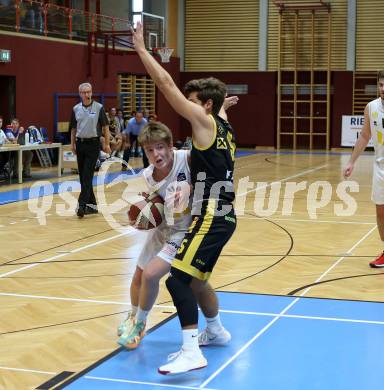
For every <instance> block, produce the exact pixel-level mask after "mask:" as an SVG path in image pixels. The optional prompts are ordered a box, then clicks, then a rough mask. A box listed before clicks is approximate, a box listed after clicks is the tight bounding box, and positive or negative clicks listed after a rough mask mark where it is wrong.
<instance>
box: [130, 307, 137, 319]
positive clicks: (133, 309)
mask: <svg viewBox="0 0 384 390" xmlns="http://www.w3.org/2000/svg"><path fill="white" fill-rule="evenodd" d="M131 313H132V315H133V316H135V315H136V313H137V306H134V305H131Z"/></svg>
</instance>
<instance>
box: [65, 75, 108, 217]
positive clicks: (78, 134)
mask: <svg viewBox="0 0 384 390" xmlns="http://www.w3.org/2000/svg"><path fill="white" fill-rule="evenodd" d="M79 95H80V97H81V102H80V103H78V104H76V105H75V106H74V107H73V110H72V118H71V123H70V128H71V146H72V152H73V153H74V154H76V155H77V167H78V170H79V176H80V186H81V192H80V196H79V203H78V208H77V216H78V217H79V218H83V217H84V215H85V214H96V213H97V212H98V210H97V203H96V198H95V194H94V192H93V186H92V180H93V175H94V172H95V167H96V162H97V159H98V157H99V153H100V137H101V135H103V136H104V137H105V149H104V152H105V153H108V154H110V153H111V148H110V146H109V139H110V137H109V122H108V118H107V116H106V114H105V111H104V107H103V106H102V105H101V104H100V103H98V102H95V101H93V100H92V85H91V84H89V83H83V84H80V85H79Z"/></svg>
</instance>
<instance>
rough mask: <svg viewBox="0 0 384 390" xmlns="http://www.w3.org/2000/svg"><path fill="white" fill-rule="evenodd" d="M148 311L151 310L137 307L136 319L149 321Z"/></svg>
mask: <svg viewBox="0 0 384 390" xmlns="http://www.w3.org/2000/svg"><path fill="white" fill-rule="evenodd" d="M148 313H149V310H148V311H147V310H143V309H141V308H140V307H139V308H138V309H137V313H136V321H143V322H146V321H147V317H148Z"/></svg>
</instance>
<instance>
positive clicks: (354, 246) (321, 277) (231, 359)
mask: <svg viewBox="0 0 384 390" xmlns="http://www.w3.org/2000/svg"><path fill="white" fill-rule="evenodd" d="M375 229H376V226H374V227H373V228H372V229H370V230H369V232H368V233H366V234H365V235H364V236H363V237H362V238H361V239H360V240H359V241H358V242H357V243H356V244H355V245H353V246H352V248H350V249H349V250H348V252H352V251H353V250H354V249H355V248H356V247H357V246H358V245H360V243H361V242H363V241H364V240H365V239H366V238H367V237H368V236H369V235H370V234H371V233H372V232H373V231H374V230H375ZM344 258H345V256H342V257H340V258H339V259H338V260H336V262H335V263H334V264H332V266H331V267H329V268H328V269H327V270H326V271H325V272H324V273H323V274H322V275H321V276H320V277H319V278H318V279H317V280H316V281H315V283H317V282H319V281H320V280H321V279H323V278H324V276H326V275H327V274H328V273H329V272H330V271H331V270H332V269H333V268H335V267H336V266H337V265H338V264H340V262H341V261H342V260H343V259H344ZM312 287H313V286H311V287H308V288H307V289H305V290H304V291H303V292H302V293H301V294H300V296H301V297H302V296H304V295H305V294H306V293H307V292H308V291H310V290H311V289H312ZM299 300H300V297H299V298H296V299H295V300H294V301H292V302H291V303H290V304H289V305H288V306H287V307H286V308H285V309H283V310H282V311H281V312H280V313H279V314H278V315H277V316H276V317H275V318H274V319H273V320H272V321H270V322H269V323H268V324H267V325H266V326H264V328H262V329H261V330H260V331H259V332H258V333H257V334H256V335H255V336H253V337H252V338H251V339H250V340H249V341H248V342H247V343H246V344H245V345H243V347H242V348H240V349H239V350H238V351H237V352H236V353H235V354H234V355H233V356H232V357H231V358H230V359H228V360H227V361H226V362H225V363H224V364H223V365H221V366H220V367H219V368H218V369H217V370H216V371H215V372H214V373H213V374H212V375H211V376H210V377H209V378H207V379H206V380H205V381H204V382H203V383H202V384H201V385H200V388H205V386H206V385H207V384H208V383H209V382H211V381H212V380H213V379H214V378H216V376H217V375H219V374H220V373H221V372H222V371H223V370H224V369H225V368H226V367H227V366H228V365H229V364H231V363H232V362H233V361H234V360H235V359H236V358H237V357H238V356H239V355H241V354H242V353H243V352H244V351H245V350H246V349H247V348H248V347H249V346H250V345H251V344H253V343H254V342H255V341H256V340H257V339H258V338H259V337H260V336H261V335H262V334H263V333H265V331H267V330H268V329H269V328H270V327H271V326H272V325H273V324H274V323H275V322H276V321H277V320H279V319H280V318H281V317H282V315H284V314H285V313H286V312H287V311H288V310H289V309H290V308H291V307H292V306H294V305H295V304H296V303H297V302H299Z"/></svg>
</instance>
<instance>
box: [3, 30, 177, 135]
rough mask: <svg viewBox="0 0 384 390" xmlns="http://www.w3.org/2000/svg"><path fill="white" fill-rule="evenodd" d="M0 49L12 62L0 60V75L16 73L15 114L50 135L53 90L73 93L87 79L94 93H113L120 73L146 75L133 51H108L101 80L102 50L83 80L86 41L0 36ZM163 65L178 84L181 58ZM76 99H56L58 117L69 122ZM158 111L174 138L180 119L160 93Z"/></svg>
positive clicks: (52, 119) (94, 56)
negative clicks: (82, 42)
mask: <svg viewBox="0 0 384 390" xmlns="http://www.w3.org/2000/svg"><path fill="white" fill-rule="evenodd" d="M0 48H2V49H10V50H11V52H12V62H11V63H0V75H5V76H7V75H11V76H16V109H17V112H16V116H17V117H18V118H19V119H20V121H21V123H22V124H23V125H31V124H34V125H37V126H41V127H46V128H47V129H48V132H49V134H50V135H52V134H53V129H54V93H76V92H77V90H78V86H79V84H80V83H82V82H85V81H89V82H90V83H92V85H93V91H94V93H103V94H116V93H117V91H118V74H119V73H136V74H145V73H146V72H145V69H144V67H143V65H142V64H141V61H140V60H139V58H138V56H137V55H109V63H108V64H109V66H108V68H109V71H108V77H107V78H104V62H103V61H104V58H103V54H93V57H92V75H91V77H89V78H87V70H88V68H87V56H88V48H87V46H85V45H78V44H72V43H66V42H59V41H53V40H47V39H36V38H34V37H31V38H30V37H28V36H21V35H20V36H11V35H0ZM166 67H167V70H169V72H170V73H171V74H172V77H173V78H174V79H175V81H176V82H177V83H178V82H179V71H178V69H179V60H178V59H177V58H172V59H171V62H170V63H169V64H167V65H166ZM1 93H3V92H1ZM76 100H77V99H76V98H61V99H60V110H59V120H61V121H67V120H69V118H70V114H71V111H70V110H71V107H72V106H73V104H74V103H76ZM115 104H116V101H115V100H114V99H108V100H106V106H107V108H108V106H112V105H115ZM0 110H1V108H0ZM157 111H158V112H159V113H161V120H162V121H164V122H165V123H167V125H168V126H169V127H170V128H172V129H173V130H174V131H175V132H176V136H177V133H178V131H179V123H180V121H179V118H178V117H177V116H176V115H175V114H174V112H173V111H172V109H171V108H170V106H169V105H168V103H167V102H166V101H165V100H164V99H163V98H162V97H161V96H159V99H158V102H157ZM0 115H1V112H0Z"/></svg>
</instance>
